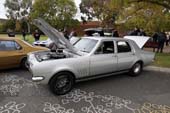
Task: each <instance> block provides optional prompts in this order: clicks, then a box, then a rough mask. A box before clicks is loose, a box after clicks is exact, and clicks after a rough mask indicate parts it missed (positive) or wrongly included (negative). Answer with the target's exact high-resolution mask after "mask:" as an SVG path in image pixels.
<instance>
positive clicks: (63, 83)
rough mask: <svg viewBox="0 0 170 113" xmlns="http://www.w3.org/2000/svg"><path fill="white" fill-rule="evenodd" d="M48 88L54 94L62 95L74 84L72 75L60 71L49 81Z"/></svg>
mask: <svg viewBox="0 0 170 113" xmlns="http://www.w3.org/2000/svg"><path fill="white" fill-rule="evenodd" d="M49 85H50V90H51V91H52V92H53V93H54V94H56V95H64V94H66V93H68V92H69V91H71V89H72V88H73V85H74V77H73V75H72V74H71V73H69V72H60V73H58V74H56V75H55V76H54V77H53V78H52V80H51V81H50V84H49Z"/></svg>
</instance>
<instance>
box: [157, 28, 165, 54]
mask: <svg viewBox="0 0 170 113" xmlns="http://www.w3.org/2000/svg"><path fill="white" fill-rule="evenodd" d="M166 39H167V37H166V34H165V32H164V31H162V32H159V33H158V49H157V52H160V53H162V52H163V49H164V44H165V41H166Z"/></svg>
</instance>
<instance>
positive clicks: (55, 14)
mask: <svg viewBox="0 0 170 113" xmlns="http://www.w3.org/2000/svg"><path fill="white" fill-rule="evenodd" d="M76 12H77V9H76V6H75V3H74V2H73V0H50V2H49V1H47V0H46V1H44V0H35V2H34V5H33V11H32V12H31V17H32V19H34V18H37V17H41V18H43V19H45V20H46V21H47V22H49V23H50V24H52V25H53V26H55V27H57V28H59V29H63V28H64V27H71V26H73V25H74V24H75V23H77V21H75V20H74V19H73V17H74V15H75V14H76Z"/></svg>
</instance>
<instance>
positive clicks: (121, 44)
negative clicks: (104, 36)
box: [117, 41, 131, 53]
mask: <svg viewBox="0 0 170 113" xmlns="http://www.w3.org/2000/svg"><path fill="white" fill-rule="evenodd" d="M117 52H118V53H126V52H131V47H130V45H129V43H128V42H126V41H117Z"/></svg>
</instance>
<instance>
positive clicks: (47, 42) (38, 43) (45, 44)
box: [33, 38, 52, 48]
mask: <svg viewBox="0 0 170 113" xmlns="http://www.w3.org/2000/svg"><path fill="white" fill-rule="evenodd" d="M51 43H52V41H51V39H50V38H48V39H47V40H43V41H35V42H33V45H35V46H42V47H47V48H49V46H50V44H51Z"/></svg>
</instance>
